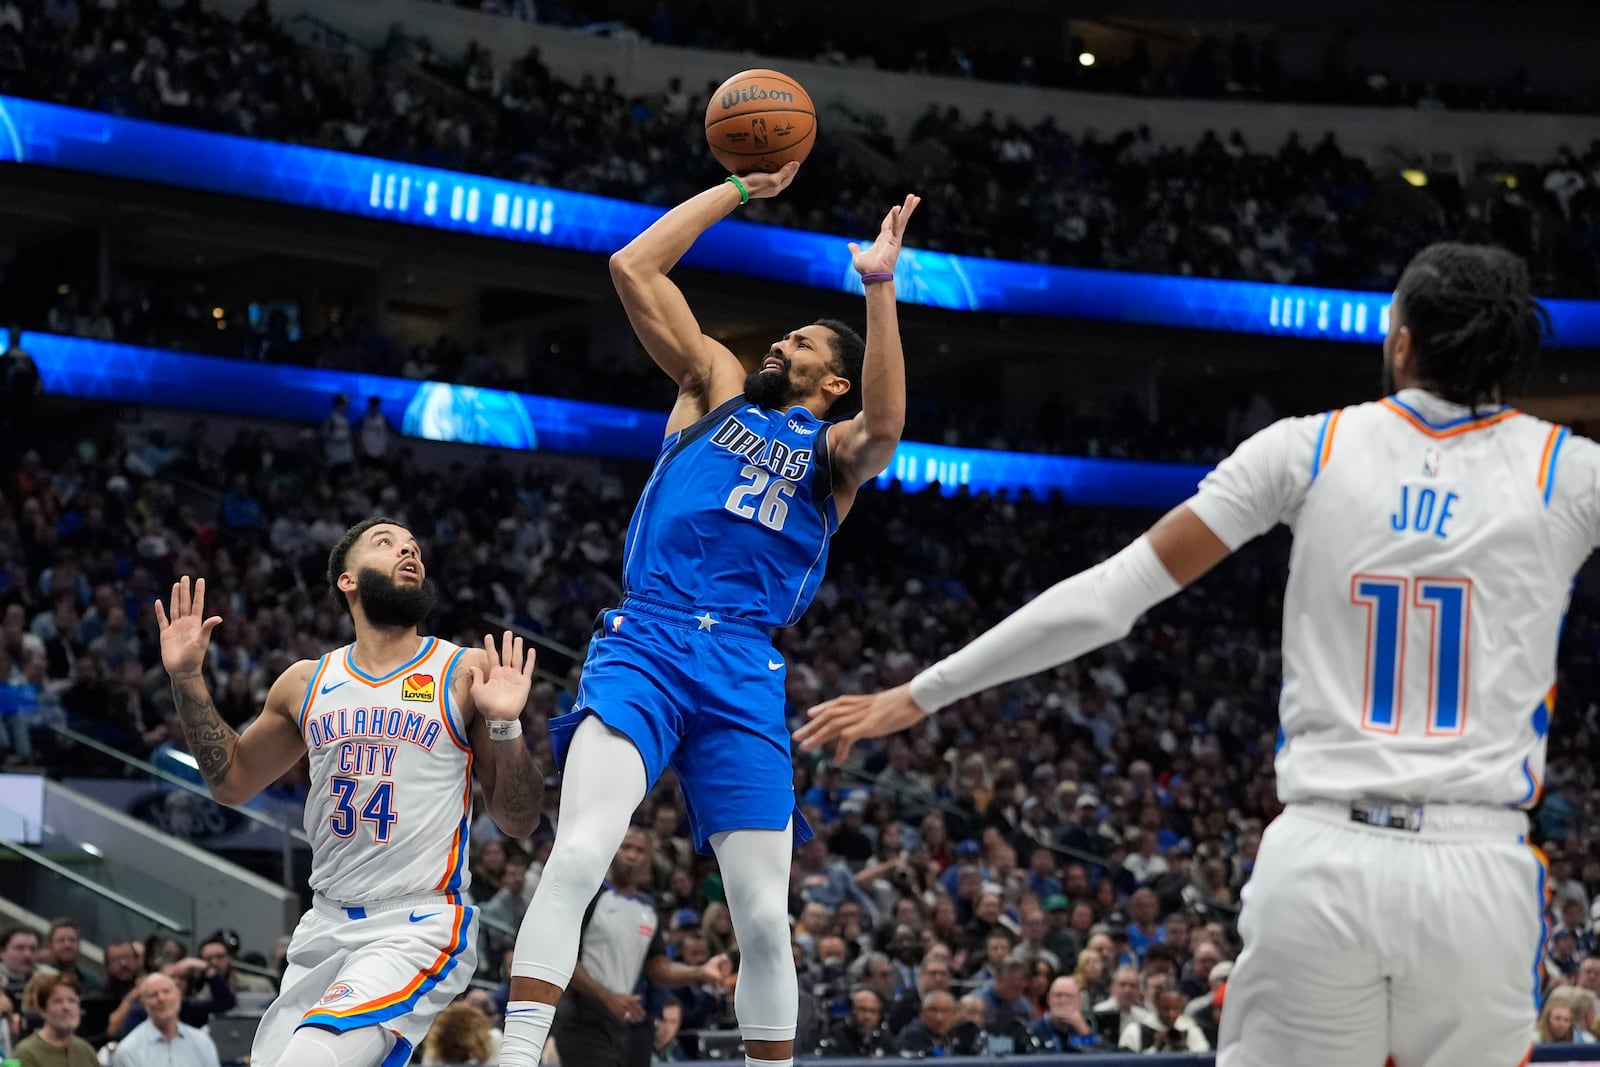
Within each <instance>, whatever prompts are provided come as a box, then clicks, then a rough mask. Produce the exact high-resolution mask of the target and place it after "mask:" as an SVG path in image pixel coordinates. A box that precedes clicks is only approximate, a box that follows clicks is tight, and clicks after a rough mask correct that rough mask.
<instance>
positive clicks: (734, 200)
mask: <svg viewBox="0 0 1600 1067" xmlns="http://www.w3.org/2000/svg"><path fill="white" fill-rule="evenodd" d="M738 206H739V190H737V189H735V188H734V187H733V184H732V183H731V182H723V183H722V184H721V185H718V186H716V187H715V188H711V189H707V190H705V191H704V192H702V193H699V194H697V195H695V196H692V197H690V198H689V199H688V200H685V201H684V202H683V203H681V204H679V205H678V206H677V207H675V208H673V209H672V210H671V211H669V212H667V213H666V214H665V215H663V216H661V217H660V218H659V219H657V220H656V221H655V222H653V223H651V225H650V227H649V229H647V230H645V231H644V232H643V233H641V234H640V235H639V236H637V237H635V238H634V239H633V240H631V241H629V242H628V243H627V244H626V245H625V246H623V248H622V250H621V251H619V252H617V253H616V254H615V255H613V256H612V257H611V273H612V276H613V277H615V278H617V279H618V280H619V281H620V280H621V278H622V277H623V276H626V275H628V274H632V273H645V274H652V273H653V274H666V273H667V272H668V271H670V270H671V269H672V268H673V267H675V266H676V265H677V263H678V260H679V259H681V258H683V254H684V253H685V252H687V251H689V248H690V246H691V245H693V244H694V243H695V241H696V240H698V239H699V237H700V235H701V234H703V233H705V232H706V231H707V230H709V229H710V228H711V227H712V226H715V225H716V224H717V223H719V222H721V221H722V220H723V219H724V218H726V217H727V216H728V214H729V213H730V212H732V211H733V209H734V208H736V207H738Z"/></svg>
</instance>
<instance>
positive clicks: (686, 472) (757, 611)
mask: <svg viewBox="0 0 1600 1067" xmlns="http://www.w3.org/2000/svg"><path fill="white" fill-rule="evenodd" d="M797 169H798V164H790V165H789V166H788V167H785V168H784V169H783V170H781V171H779V172H777V173H776V174H752V175H750V176H748V177H745V178H742V179H740V180H733V179H730V180H729V181H727V182H725V183H723V184H721V185H718V186H716V187H715V188H712V189H707V190H706V191H705V192H702V193H700V194H699V195H698V196H695V197H693V198H692V199H690V200H688V201H685V202H684V203H682V204H680V205H678V206H677V207H675V208H673V209H672V210H671V211H669V212H667V214H666V215H664V216H663V217H662V218H661V219H660V220H659V221H657V222H656V223H655V224H654V225H653V226H651V227H650V228H649V229H648V230H646V231H645V232H644V233H642V234H640V235H639V236H638V237H637V238H636V239H635V240H634V241H633V242H632V243H631V244H629V245H628V246H627V247H626V248H624V249H623V250H622V251H620V252H618V253H617V254H616V255H614V256H613V257H612V258H611V275H612V278H613V279H614V281H615V283H616V287H617V293H618V295H619V296H621V297H622V305H623V307H624V308H625V309H626V310H627V313H628V318H629V320H630V321H631V322H632V323H633V328H634V330H635V332H636V333H637V334H638V336H639V340H640V341H641V342H643V344H644V347H645V349H646V350H647V351H648V352H649V353H650V355H651V357H652V358H653V359H654V360H655V361H656V363H657V364H659V365H660V367H661V369H662V370H664V371H666V372H667V373H668V374H669V375H671V376H672V379H673V381H675V382H677V383H678V399H677V403H676V404H674V405H673V408H672V415H671V417H670V418H669V419H668V420H667V433H666V440H665V443H664V444H663V447H662V450H661V454H660V456H659V457H658V458H657V460H656V466H655V470H654V472H653V473H652V474H651V476H650V480H649V483H648V484H647V485H646V486H645V489H644V492H643V494H642V495H641V496H640V498H639V504H638V507H637V509H636V510H635V512H634V516H633V520H632V522H631V523H630V524H629V526H628V537H627V543H626V546H625V548H624V556H623V598H622V602H621V603H620V604H619V605H618V606H617V607H616V608H614V609H611V610H609V611H606V612H603V613H602V614H601V616H600V618H599V619H598V620H597V621H596V625H595V633H594V637H593V639H592V640H591V642H590V645H589V654H588V658H587V660H586V661H585V663H584V668H583V681H582V684H581V685H580V686H579V689H578V696H577V701H576V705H575V709H574V710H573V712H572V713H571V714H569V715H566V716H562V717H561V718H558V719H555V720H554V721H552V722H551V723H550V735H551V743H552V747H553V748H554V751H555V756H556V761H557V764H558V765H561V766H562V767H563V769H564V771H565V778H564V780H563V787H562V797H561V812H560V821H559V823H558V828H557V832H556V840H555V845H554V847H553V849H552V851H551V854H550V859H549V862H548V863H547V864H546V865H545V870H544V875H543V877H542V878H541V879H540V881H539V888H538V890H537V892H536V893H535V894H534V898H533V902H532V905H531V906H530V907H529V909H528V913H527V916H526V917H525V918H524V920H523V924H522V930H521V934H520V936H519V937H518V939H517V948H516V953H515V956H514V963H513V965H512V975H513V977H512V983H511V998H510V999H511V1003H510V1005H509V1007H508V1009H507V1012H506V1030H505V1034H506V1039H505V1044H504V1047H503V1049H502V1052H501V1056H502V1058H501V1063H502V1064H503V1065H505V1067H533V1065H534V1064H536V1063H537V1062H538V1061H539V1056H540V1052H541V1050H542V1049H543V1046H544V1042H545V1038H546V1036H547V1035H548V1033H549V1029H550V1023H551V1020H552V1018H553V1016H554V1007H555V1005H556V1003H557V1001H558V1000H559V999H560V998H561V996H562V993H563V990H565V989H566V988H567V986H568V983H569V982H570V983H571V988H572V993H571V994H569V996H575V997H577V998H584V997H587V998H588V1000H589V1002H590V1004H592V1003H593V1002H595V1001H598V1002H599V1003H600V1004H601V1005H603V1006H605V1007H606V1008H608V1009H609V1011H610V1014H611V1015H612V1016H615V1017H616V1022H617V1023H618V1024H619V1025H621V1024H631V1023H634V1022H638V1021H639V1020H640V1019H641V1018H642V1017H643V1015H642V1012H641V1011H640V1009H639V1007H638V1004H637V1001H636V1000H634V999H631V998H628V997H625V996H619V995H616V994H614V993H609V992H607V991H606V990H604V989H602V988H600V987H599V986H598V985H596V983H595V982H594V981H593V979H592V978H591V977H590V976H589V975H588V974H587V973H586V972H585V971H584V969H583V967H582V966H581V965H578V966H576V969H575V959H576V956H577V952H578V940H579V929H580V927H581V926H582V920H583V916H584V911H585V909H586V908H587V907H588V906H589V903H590V901H591V900H592V899H593V898H594V896H595V892H596V890H597V889H598V888H599V886H600V881H601V878H602V877H604V875H605V872H606V867H607V864H609V863H610V862H611V858H612V856H613V855H614V854H615V853H616V851H617V847H618V845H619V844H620V843H621V841H622V837H623V834H624V832H625V831H626V829H627V827H628V820H629V818H630V817H631V815H632V814H633V811H634V809H635V808H636V807H637V806H638V805H639V803H640V801H642V800H643V799H644V796H645V793H646V791H647V790H648V789H649V787H651V786H652V785H654V784H655V781H656V779H657V777H659V776H660V774H661V772H662V771H664V770H666V769H667V768H668V767H669V766H670V767H671V768H672V769H673V770H674V771H675V772H676V773H677V776H678V781H679V784H680V786H681V787H682V789H683V795H684V801H685V803H686V805H687V807H688V810H689V817H690V824H691V828H692V830H693V832H694V840H695V846H696V847H697V848H699V849H701V850H702V851H704V850H705V849H706V848H707V847H708V846H709V847H710V848H711V849H712V850H713V851H714V852H715V853H716V856H717V860H718V863H719V865H720V867H721V870H722V878H723V885H724V889H725V891H726V894H727V900H728V909H729V911H730V912H731V913H732V917H733V925H734V930H735V932H736V933H737V935H738V938H739V946H740V949H741V952H742V962H741V966H740V974H739V984H738V989H737V991H736V992H735V998H734V1007H735V1010H736V1012H737V1014H738V1018H739V1028H740V1030H741V1032H742V1033H743V1035H744V1039H745V1049H746V1055H747V1059H746V1063H749V1064H758V1065H760V1067H775V1065H778V1064H789V1063H791V1062H793V1061H792V1057H793V1049H794V1033H795V1019H796V1014H797V1011H798V998H797V991H796V984H795V971H794V960H793V956H792V955H791V952H790V948H789V923H788V896H789V861H790V854H791V851H792V849H793V846H794V844H795V843H796V841H804V840H805V839H807V838H809V837H810V836H811V829H810V827H808V826H807V825H806V824H805V820H804V819H802V818H801V817H800V815H799V813H798V811H797V810H796V808H795V797H794V789H793V786H792V780H793V776H792V769H791V763H790V757H789V738H788V735H787V733H786V732H785V727H784V714H783V708H784V673H785V672H784V663H783V660H782V657H781V656H780V655H779V654H778V653H777V651H776V650H774V649H773V647H772V643H771V641H770V640H769V638H768V632H769V631H770V630H771V629H772V628H773V627H777V626H787V625H789V624H791V623H793V622H794V621H795V620H796V619H798V618H799V617H800V615H801V613H803V612H804V611H805V609H806V607H807V605H808V604H810V602H811V598H812V596H813V595H814V594H815V592H816V589H817V585H818V584H819V582H820V581H821V579H822V573H823V568H824V565H825V564H826V561H827V556H828V539H829V538H830V537H831V536H832V534H833V532H834V530H835V529H837V528H838V525H839V522H840V521H841V520H842V519H843V518H844V516H845V514H846V513H847V512H849V510H850V505H851V503H852V502H853V501H854V500H855V494H856V490H857V489H858V488H859V487H860V486H861V485H862V484H863V483H864V482H866V481H867V480H868V479H870V478H873V477H876V476H877V474H878V473H879V472H880V471H882V470H883V469H884V467H886V466H887V465H888V463H889V459H890V457H891V456H893V454H894V450H895V447H896V446H897V445H898V444H899V441H900V431H901V428H902V426H903V424H904V421H905V407H906V390H905V362H904V358H903V356H902V352H901V346H900V329H899V324H898V321H897V318H896V310H895V291H894V268H895V263H896V260H897V259H898V257H899V254H900V242H901V237H902V235H903V234H904V232H905V226H906V222H907V220H908V219H909V218H910V217H911V213H912V212H913V211H914V210H915V209H916V206H917V203H918V198H917V197H915V196H908V197H906V199H905V203H903V204H901V205H899V206H897V207H895V208H893V209H891V210H890V211H889V214H888V215H887V216H886V217H885V218H884V220H883V227H882V229H880V230H879V232H878V236H877V239H876V240H875V241H874V242H873V243H872V244H871V245H869V246H868V247H866V248H859V247H857V246H856V245H854V244H852V245H850V253H851V255H852V257H853V258H852V263H853V265H854V267H855V269H856V270H857V271H858V272H860V274H861V277H862V281H863V283H864V286H865V289H866V303H867V335H866V340H865V342H863V341H862V339H861V338H860V337H859V336H858V335H857V334H856V333H855V332H854V331H853V330H851V329H850V328H849V327H848V326H846V325H845V324H843V323H841V322H836V321H833V320H821V321H816V322H811V323H809V324H807V325H804V326H800V327H797V328H796V329H794V330H791V331H790V332H789V333H788V334H786V335H785V336H784V337H782V338H781V339H779V340H777V341H775V342H773V344H772V347H771V348H770V349H769V350H768V352H767V353H766V355H765V356H764V357H763V358H762V361H761V363H760V365H759V366H758V367H757V368H756V369H755V370H754V371H752V372H750V373H746V371H745V369H744V367H743V366H741V365H740V363H739V360H738V359H737V358H736V357H735V356H734V354H733V353H732V352H730V351H728V349H727V348H726V347H724V346H723V345H721V344H720V343H718V342H717V341H714V340H712V339H711V338H710V337H707V336H705V335H704V334H703V333H701V331H700V326H699V324H698V323H697V322H696V321H695V317H694V315H693V313H692V312H691V311H690V310H689V305H688V303H687V302H686V301H685V300H684V297H683V294H682V293H681V292H680V291H679V290H678V287H677V286H676V285H674V284H673V283H672V282H671V281H670V280H669V279H668V277H667V273H668V271H670V270H671V269H672V267H673V265H674V264H676V263H677V262H678V259H679V258H680V257H681V256H682V255H683V254H684V253H685V252H687V251H688V250H689V247H690V246H691V245H692V244H693V243H694V242H695V240H696V238H698V237H699V236H700V235H701V234H702V233H704V232H705V231H706V230H707V229H709V228H710V227H711V226H712V225H713V224H715V223H716V222H718V221H719V220H721V219H722V218H723V217H724V216H726V215H728V214H729V213H730V212H732V211H733V210H734V209H735V208H737V207H738V206H739V205H740V203H741V202H742V201H743V199H744V198H745V194H746V190H748V196H750V197H755V198H761V197H770V196H776V195H777V194H778V193H780V192H782V191H783V189H784V188H786V187H787V186H788V185H789V183H790V182H791V181H792V180H793V179H794V174H795V171H796V170H797ZM741 181H742V187H741V184H740V182H741ZM845 405H850V406H851V407H859V412H858V413H857V414H855V415H854V416H853V417H850V418H846V419H842V420H840V421H829V416H830V415H834V416H837V414H838V413H839V409H840V408H841V407H843V406H845ZM586 951H587V950H586ZM585 1017H586V1018H593V1014H592V1013H585ZM600 1017H601V1018H602V1019H603V1018H604V1017H605V1015H604V1013H602V1014H601V1016H600ZM585 1067H605V1065H603V1064H593V1065H590V1064H585Z"/></svg>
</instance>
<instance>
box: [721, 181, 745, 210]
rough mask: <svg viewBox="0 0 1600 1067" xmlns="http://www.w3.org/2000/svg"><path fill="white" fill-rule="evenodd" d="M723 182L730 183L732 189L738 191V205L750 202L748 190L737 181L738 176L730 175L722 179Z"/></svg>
mask: <svg viewBox="0 0 1600 1067" xmlns="http://www.w3.org/2000/svg"><path fill="white" fill-rule="evenodd" d="M723 181H729V182H732V183H733V187H734V188H735V189H737V190H739V203H741V204H748V203H749V202H750V190H748V189H746V188H745V187H744V182H742V181H740V180H739V176H738V175H737V174H730V175H728V176H727V177H726V178H724V179H723Z"/></svg>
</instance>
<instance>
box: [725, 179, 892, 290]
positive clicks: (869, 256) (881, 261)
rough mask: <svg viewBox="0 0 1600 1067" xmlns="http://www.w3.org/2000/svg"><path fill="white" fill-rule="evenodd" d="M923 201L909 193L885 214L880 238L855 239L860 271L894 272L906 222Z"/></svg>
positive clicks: (853, 251)
mask: <svg viewBox="0 0 1600 1067" xmlns="http://www.w3.org/2000/svg"><path fill="white" fill-rule="evenodd" d="M751 195H754V194H751ZM920 203H922V197H920V196H918V195H917V194H916V193H909V194H907V196H906V200H905V203H903V204H896V205H895V206H894V207H892V208H890V209H889V213H888V214H887V215H885V216H884V217H883V225H882V226H880V227H879V228H878V236H877V239H876V240H874V241H873V242H872V243H871V244H870V245H868V246H867V247H865V248H862V247H861V246H860V245H858V244H856V243H855V242H854V241H852V242H850V263H851V265H852V266H853V267H855V269H856V271H857V273H859V274H893V273H894V265H895V263H896V262H898V261H899V259H900V243H901V239H902V238H904V237H905V233H906V223H907V222H909V221H910V220H911V213H912V212H913V211H915V210H917V205H918V204H920Z"/></svg>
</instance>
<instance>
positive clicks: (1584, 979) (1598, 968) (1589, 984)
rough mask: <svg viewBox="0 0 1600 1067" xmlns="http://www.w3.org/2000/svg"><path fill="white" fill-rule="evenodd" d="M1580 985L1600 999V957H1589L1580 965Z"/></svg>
mask: <svg viewBox="0 0 1600 1067" xmlns="http://www.w3.org/2000/svg"><path fill="white" fill-rule="evenodd" d="M1578 985H1580V986H1582V987H1583V988H1584V989H1587V990H1588V991H1589V992H1591V993H1593V994H1594V995H1595V996H1597V997H1600V956H1588V957H1585V958H1584V961H1583V962H1582V963H1580V964H1578Z"/></svg>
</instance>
